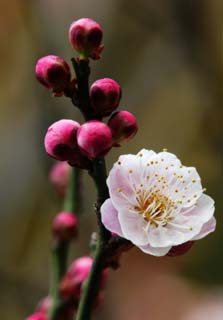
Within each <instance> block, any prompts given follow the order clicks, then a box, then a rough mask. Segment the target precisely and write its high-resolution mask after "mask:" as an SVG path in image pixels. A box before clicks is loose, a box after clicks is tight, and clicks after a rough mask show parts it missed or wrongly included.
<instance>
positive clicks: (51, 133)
mask: <svg viewBox="0 0 223 320" xmlns="http://www.w3.org/2000/svg"><path fill="white" fill-rule="evenodd" d="M102 36H103V32H102V28H101V26H100V25H99V24H98V23H97V22H95V21H93V20H92V19H88V18H83V19H79V20H77V21H74V22H73V23H72V24H71V26H70V29H69V41H70V44H71V45H72V47H73V48H74V49H75V50H76V52H77V53H78V54H79V56H78V57H77V58H76V60H75V61H76V62H75V63H76V64H77V65H79V62H80V61H82V63H83V62H84V63H86V65H88V63H89V58H92V59H99V58H100V53H101V51H102V49H103V45H102V43H101V41H102ZM75 71H77V70H75ZM76 73H77V72H76ZM36 77H37V79H38V80H39V81H40V83H41V84H43V85H44V86H45V87H46V88H48V89H50V90H52V91H53V93H54V94H55V95H57V96H60V95H63V94H65V95H67V96H69V97H71V98H72V101H73V102H76V105H77V106H78V107H79V109H80V110H81V111H82V108H81V101H79V100H80V92H79V90H80V88H79V86H78V79H77V80H76V79H73V80H72V77H71V71H70V67H69V65H68V64H67V62H66V61H65V60H64V59H63V58H61V57H58V56H54V55H49V56H46V57H43V58H41V59H39V60H38V61H37V64H36ZM77 77H78V74H77ZM120 99H121V87H120V85H119V84H118V83H117V82H116V81H115V80H113V79H110V78H103V79H99V80H97V81H95V82H94V83H93V84H92V85H91V87H90V89H89V101H88V104H89V114H90V119H89V120H88V121H87V122H85V123H84V124H82V125H80V124H79V123H78V122H77V121H74V120H69V119H63V120H59V121H56V122H55V123H53V124H52V125H51V126H50V127H49V129H48V131H47V133H46V136H45V140H44V144H45V149H46V152H47V154H48V155H49V156H51V157H53V158H54V159H57V160H59V161H66V162H68V163H69V164H70V165H71V166H78V167H80V168H86V169H89V166H90V161H91V160H92V159H95V158H97V157H102V156H104V155H106V154H107V152H108V151H109V150H110V149H111V148H112V147H117V146H120V145H121V144H122V143H123V142H125V141H128V140H130V139H131V138H132V137H133V136H134V135H135V134H136V132H137V129H138V125H137V121H136V118H135V116H134V115H133V114H132V113H130V112H128V111H116V109H117V108H118V106H119V103H120ZM114 111H116V112H115V113H113V112H114ZM112 113H113V114H112ZM85 116H86V112H85ZM107 116H110V119H109V120H108V122H107V123H105V122H103V121H102V119H103V118H104V117H107ZM88 118H89V117H88ZM61 193H63V191H61Z"/></svg>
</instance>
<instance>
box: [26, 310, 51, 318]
mask: <svg viewBox="0 0 223 320" xmlns="http://www.w3.org/2000/svg"><path fill="white" fill-rule="evenodd" d="M26 320H48V318H47V317H46V316H45V315H44V314H43V313H41V312H35V313H33V314H32V315H31V316H29V317H28V318H26Z"/></svg>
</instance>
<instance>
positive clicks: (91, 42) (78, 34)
mask: <svg viewBox="0 0 223 320" xmlns="http://www.w3.org/2000/svg"><path fill="white" fill-rule="evenodd" d="M102 36H103V33H102V28H101V26H100V25H99V24H98V23H97V22H95V21H94V20H92V19H88V18H82V19H79V20H77V21H74V22H73V23H72V24H71V26H70V29H69V41H70V43H71V45H72V46H73V48H74V49H75V50H77V51H78V52H79V53H80V58H83V59H86V58H88V57H91V58H92V59H94V60H96V59H99V58H100V53H101V51H102V49H103V45H101V41H102Z"/></svg>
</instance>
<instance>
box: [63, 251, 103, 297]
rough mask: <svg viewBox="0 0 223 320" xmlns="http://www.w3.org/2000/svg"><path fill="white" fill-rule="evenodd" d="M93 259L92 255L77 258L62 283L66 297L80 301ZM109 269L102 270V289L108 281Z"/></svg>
mask: <svg viewBox="0 0 223 320" xmlns="http://www.w3.org/2000/svg"><path fill="white" fill-rule="evenodd" d="M92 263H93V260H92V258H91V257H90V256H83V257H80V258H78V259H76V260H75V261H74V262H73V263H72V264H71V266H70V268H69V269H68V271H67V273H66V275H65V276H64V277H63V279H62V281H61V285H60V294H61V296H62V297H63V298H64V299H68V300H73V301H74V302H75V303H78V302H79V299H80V295H81V289H82V286H83V284H84V282H85V281H86V279H87V278H88V275H89V272H90V270H91V267H92ZM107 275H108V273H107V269H105V270H104V271H103V272H102V276H101V284H100V290H103V289H104V287H105V285H106V281H107Z"/></svg>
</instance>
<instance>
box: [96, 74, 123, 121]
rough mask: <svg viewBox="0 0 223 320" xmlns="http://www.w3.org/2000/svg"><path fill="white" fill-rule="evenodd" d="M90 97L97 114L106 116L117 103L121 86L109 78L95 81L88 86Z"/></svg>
mask: <svg viewBox="0 0 223 320" xmlns="http://www.w3.org/2000/svg"><path fill="white" fill-rule="evenodd" d="M90 98H91V103H92V106H93V108H94V109H95V112H96V114H97V115H100V116H102V117H105V116H108V115H109V114H110V113H111V112H113V111H114V110H115V109H116V108H117V107H118V105H119V101H120V99H121V87H120V86H119V84H118V83H117V82H116V81H114V80H112V79H109V78H104V79H100V80H97V81H95V82H94V83H93V84H92V86H91V88H90Z"/></svg>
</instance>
